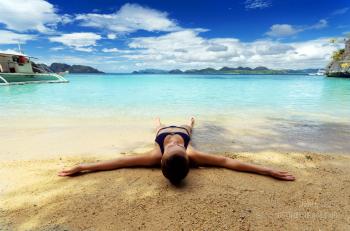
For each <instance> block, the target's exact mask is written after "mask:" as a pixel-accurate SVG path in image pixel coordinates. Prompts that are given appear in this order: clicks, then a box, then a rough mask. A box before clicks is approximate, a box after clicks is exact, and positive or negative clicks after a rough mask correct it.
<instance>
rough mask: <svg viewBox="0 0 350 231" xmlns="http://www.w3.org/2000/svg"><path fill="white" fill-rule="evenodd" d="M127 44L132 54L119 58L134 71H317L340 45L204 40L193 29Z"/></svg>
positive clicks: (319, 40)
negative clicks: (244, 68) (240, 68)
mask: <svg viewBox="0 0 350 231" xmlns="http://www.w3.org/2000/svg"><path fill="white" fill-rule="evenodd" d="M128 45H129V47H130V48H131V49H133V50H134V52H133V53H132V54H124V55H119V56H118V57H124V58H125V59H126V60H128V61H130V62H133V63H134V65H135V66H134V69H142V68H159V69H176V68H180V69H191V68H205V67H214V68H221V67H223V66H230V67H237V66H249V67H257V66H267V67H269V68H276V69H281V68H293V69H296V68H310V67H315V68H318V67H323V66H325V65H326V64H327V62H328V61H329V58H330V56H331V54H332V52H333V51H334V50H336V49H337V48H339V44H332V43H330V42H329V39H327V38H324V39H316V40H311V41H306V42H298V43H282V42H279V41H273V40H266V39H265V40H257V41H254V42H241V41H239V40H238V39H235V38H211V39H206V38H203V37H201V36H200V35H199V33H198V32H195V31H193V30H183V31H177V32H172V33H169V34H166V35H162V36H157V37H139V38H134V39H133V40H132V42H130V43H129V44H128ZM213 47H215V48H216V49H213ZM136 64H137V65H136Z"/></svg>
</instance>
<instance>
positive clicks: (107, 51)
mask: <svg viewBox="0 0 350 231" xmlns="http://www.w3.org/2000/svg"><path fill="white" fill-rule="evenodd" d="M118 51H119V49H118V48H103V49H102V52H105V53H114V52H118Z"/></svg>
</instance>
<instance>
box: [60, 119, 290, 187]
mask: <svg viewBox="0 0 350 231" xmlns="http://www.w3.org/2000/svg"><path fill="white" fill-rule="evenodd" d="M194 122H195V120H194V118H191V122H190V125H183V126H165V125H164V124H162V123H161V122H160V119H159V118H158V119H157V129H156V131H157V133H156V139H155V146H154V148H153V150H151V151H149V152H147V153H144V154H138V155H133V156H123V157H120V158H117V159H113V160H107V161H101V162H97V163H89V164H79V165H77V166H75V167H72V168H68V169H64V170H62V171H61V172H59V173H58V175H59V176H71V175H73V174H75V173H78V172H81V171H103V170H113V169H119V168H126V167H139V166H148V167H151V166H159V164H160V166H161V169H162V172H163V175H164V176H165V177H166V178H167V179H168V180H169V181H170V182H172V183H174V184H177V183H179V182H180V181H181V180H182V179H184V178H185V177H186V176H187V174H188V172H189V168H190V166H212V167H222V168H228V169H231V170H236V171H244V172H252V173H257V174H261V175H266V176H271V177H274V178H277V179H280V180H295V177H294V176H293V175H291V174H289V173H288V172H283V171H277V170H274V169H271V168H266V167H261V166H257V165H253V164H247V163H243V162H241V161H238V160H235V159H231V158H228V157H224V156H219V155H210V154H207V153H204V152H200V151H198V150H195V149H194V148H193V147H192V145H191V144H190V141H191V134H192V129H193V126H194Z"/></svg>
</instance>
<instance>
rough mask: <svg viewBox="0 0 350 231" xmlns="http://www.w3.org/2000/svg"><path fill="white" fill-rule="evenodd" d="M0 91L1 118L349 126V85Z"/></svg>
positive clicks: (92, 80) (180, 82)
mask: <svg viewBox="0 0 350 231" xmlns="http://www.w3.org/2000/svg"><path fill="white" fill-rule="evenodd" d="M67 79H69V80H70V83H68V84H37V85H33V84H32V85H21V86H8V87H0V108H1V111H0V116H6V117H7V116H24V115H41V116H45V115H48V116H55V115H56V116H62V115H72V116H135V117H137V116H140V115H142V116H146V117H147V116H150V117H153V116H157V115H159V116H175V117H177V116H185V115H197V116H201V115H203V116H204V115H205V116H218V115H220V116H225V115H226V116H230V115H235V116H237V115H242V116H248V117H251V116H253V117H256V116H262V117H264V116H265V117H266V116H277V117H283V118H285V117H292V116H301V117H302V116H304V117H307V118H309V119H320V118H324V119H333V120H342V121H344V120H348V119H349V118H350V80H349V79H336V78H324V77H310V76H267V75H249V76H248V75H238V76H230V75H224V76H223V75H166V76H163V75H87V76H84V75H69V76H68V77H67Z"/></svg>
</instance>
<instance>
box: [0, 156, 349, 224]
mask: <svg viewBox="0 0 350 231" xmlns="http://www.w3.org/2000/svg"><path fill="white" fill-rule="evenodd" d="M223 154H224V155H227V156H230V157H232V158H237V159H240V160H244V161H249V162H253V163H256V164H262V165H267V166H271V167H275V168H279V169H285V170H288V171H290V172H292V173H294V174H295V176H296V177H297V180H296V181H294V182H284V181H278V180H274V179H272V178H268V177H264V176H258V175H254V174H248V173H239V172H233V171H230V170H225V169H217V168H199V169H193V170H192V171H191V172H190V174H189V176H188V177H187V178H186V180H185V181H184V182H183V184H182V185H180V186H179V187H175V186H173V185H171V184H170V183H169V182H168V181H167V180H166V179H165V178H164V177H163V176H162V174H161V171H160V170H159V169H155V168H150V169H139V168H134V169H121V170H116V171H109V172H98V173H93V174H84V175H80V176H76V177H70V178H60V177H57V175H56V173H57V171H58V170H59V169H61V168H62V167H64V166H71V165H73V164H76V163H79V162H87V161H93V160H96V158H91V157H89V158H87V157H84V156H76V157H61V158H52V159H43V160H13V161H2V162H1V164H0V181H1V188H0V193H1V202H0V203H1V206H0V208H1V210H0V217H1V219H0V228H1V230H349V228H350V220H349V217H350V214H349V211H350V203H349V201H350V200H349V195H350V191H349V190H350V170H349V168H348V166H349V163H350V157H349V156H345V155H327V154H316V153H276V152H261V153H223ZM126 155H128V153H127V154H126ZM109 157H111V156H109ZM104 158H108V155H106V156H105V157H104ZM98 159H99V160H101V159H102V158H98Z"/></svg>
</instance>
